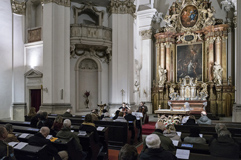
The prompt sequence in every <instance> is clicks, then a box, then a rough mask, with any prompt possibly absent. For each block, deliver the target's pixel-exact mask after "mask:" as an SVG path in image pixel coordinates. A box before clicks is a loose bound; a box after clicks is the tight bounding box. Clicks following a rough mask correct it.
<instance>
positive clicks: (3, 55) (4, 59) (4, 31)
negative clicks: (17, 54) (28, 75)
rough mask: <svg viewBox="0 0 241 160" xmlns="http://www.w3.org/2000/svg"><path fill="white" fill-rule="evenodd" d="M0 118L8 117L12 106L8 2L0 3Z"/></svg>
mask: <svg viewBox="0 0 241 160" xmlns="http://www.w3.org/2000/svg"><path fill="white" fill-rule="evenodd" d="M0 31H1V32H0V46H1V47H0V59H1V63H0V86H1V89H0V102H1V105H0V110H1V112H0V118H9V117H10V106H11V105H12V98H13V97H12V10H11V4H10V1H9V0H1V1H0Z"/></svg>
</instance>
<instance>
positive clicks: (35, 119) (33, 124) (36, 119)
mask: <svg viewBox="0 0 241 160" xmlns="http://www.w3.org/2000/svg"><path fill="white" fill-rule="evenodd" d="M41 114H42V111H40V110H39V111H38V112H37V114H36V115H35V116H34V117H32V118H31V121H30V126H31V127H37V124H38V122H39V120H40V116H41Z"/></svg>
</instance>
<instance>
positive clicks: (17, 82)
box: [12, 1, 27, 121]
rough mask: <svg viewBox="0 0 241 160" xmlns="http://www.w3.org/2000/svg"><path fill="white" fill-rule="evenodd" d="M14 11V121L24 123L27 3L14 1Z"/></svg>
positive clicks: (25, 111) (25, 110) (25, 109)
mask: <svg viewBox="0 0 241 160" xmlns="http://www.w3.org/2000/svg"><path fill="white" fill-rule="evenodd" d="M12 11H13V16H12V17H13V33H12V34H13V37H12V38H13V53H12V56H13V57H12V60H13V63H12V65H13V81H12V82H13V84H12V86H13V95H12V96H13V104H12V106H13V117H12V118H13V120H20V121H24V115H26V114H27V108H26V102H25V96H24V95H25V94H24V84H25V81H24V72H25V66H24V64H25V59H24V57H25V56H24V50H23V48H24V39H25V36H24V35H25V31H24V30H25V3H24V2H23V3H20V2H16V1H12Z"/></svg>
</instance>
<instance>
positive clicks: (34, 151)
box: [14, 144, 49, 160]
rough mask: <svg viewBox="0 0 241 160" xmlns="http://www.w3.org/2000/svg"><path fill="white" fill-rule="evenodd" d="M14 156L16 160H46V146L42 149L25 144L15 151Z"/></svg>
mask: <svg viewBox="0 0 241 160" xmlns="http://www.w3.org/2000/svg"><path fill="white" fill-rule="evenodd" d="M14 154H15V157H16V159H17V160H48V159H49V158H48V156H47V150H46V145H45V146H43V147H38V146H33V145H29V144H27V145H26V146H25V147H23V148H22V149H15V148H14Z"/></svg>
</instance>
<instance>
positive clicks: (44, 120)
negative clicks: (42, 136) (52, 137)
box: [37, 112, 53, 128]
mask: <svg viewBox="0 0 241 160" xmlns="http://www.w3.org/2000/svg"><path fill="white" fill-rule="evenodd" d="M43 126H46V127H49V128H51V127H52V126H53V121H51V120H50V119H48V113H47V112H43V113H42V114H40V120H39V122H38V124H37V128H41V127H43Z"/></svg>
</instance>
